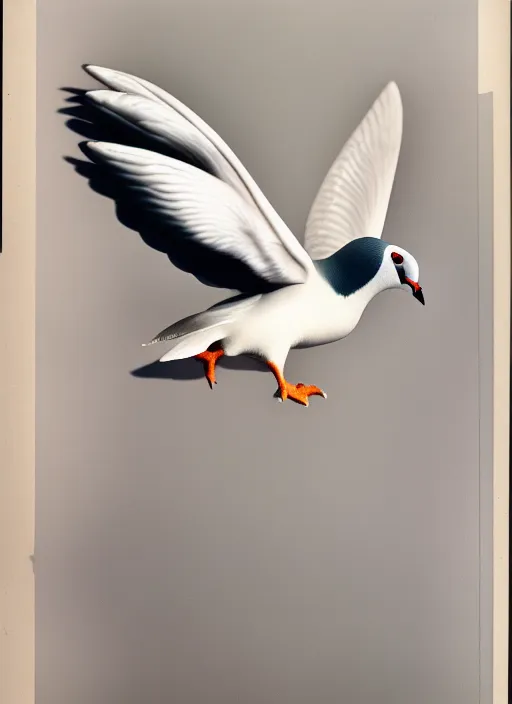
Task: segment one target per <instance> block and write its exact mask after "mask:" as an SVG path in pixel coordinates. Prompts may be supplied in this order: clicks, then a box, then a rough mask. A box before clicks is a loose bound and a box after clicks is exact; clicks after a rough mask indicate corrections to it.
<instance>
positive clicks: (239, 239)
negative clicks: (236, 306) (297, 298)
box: [87, 142, 306, 286]
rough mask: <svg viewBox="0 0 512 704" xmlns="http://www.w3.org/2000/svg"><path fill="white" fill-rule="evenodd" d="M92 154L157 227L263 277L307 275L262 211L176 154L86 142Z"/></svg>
mask: <svg viewBox="0 0 512 704" xmlns="http://www.w3.org/2000/svg"><path fill="white" fill-rule="evenodd" d="M87 147H88V151H89V152H90V154H91V158H92V159H93V160H94V161H96V162H100V163H104V164H106V165H107V166H108V167H109V169H110V170H111V171H112V172H113V173H115V174H116V175H117V176H118V177H120V179H121V180H122V182H123V185H124V187H125V188H126V189H129V190H130V192H131V194H132V195H133V199H134V200H135V201H137V203H138V204H139V205H140V206H141V208H143V210H144V213H145V214H146V215H147V217H148V218H149V219H150V221H151V222H152V223H155V225H156V226H157V227H160V228H162V227H164V228H165V227H168V228H169V231H171V229H173V228H175V227H176V225H178V226H179V231H180V232H181V233H182V236H183V237H184V238H190V239H191V240H193V241H194V242H196V243H198V244H200V245H203V246H205V247H207V248H208V249H209V250H212V251H214V252H218V253H222V254H227V255H229V256H231V257H233V258H235V259H237V260H239V261H241V262H243V263H244V264H245V265H246V266H248V267H249V269H250V270H251V271H252V272H254V273H255V274H256V275H257V276H259V277H260V278H261V279H263V280H264V281H267V282H268V283H270V284H274V285H277V286H286V285H291V284H297V283H302V282H304V280H305V277H306V274H305V271H304V269H303V268H302V267H301V265H300V263H299V262H297V261H296V260H295V259H294V258H293V257H291V256H290V254H289V252H288V251H287V249H286V247H285V246H284V245H283V242H282V240H281V239H280V238H279V237H278V235H277V234H276V232H275V231H274V230H272V228H271V227H270V226H269V224H268V222H267V221H266V220H265V219H264V218H263V217H262V215H261V212H260V211H259V210H258V208H257V207H256V206H255V205H253V204H252V203H250V202H248V201H247V200H244V199H243V198H242V197H241V196H240V195H239V193H237V192H236V191H235V190H234V189H233V188H232V187H231V186H229V185H228V184H227V183H225V182H224V181H221V180H220V179H218V178H215V177H214V176H212V175H211V174H208V173H206V172H205V171H201V170H200V169H198V168H196V167H195V166H191V165H190V164H187V163H185V162H182V161H179V160H177V159H172V158H170V157H167V156H163V155H161V154H157V153H156V152H152V151H149V150H146V149H139V148H135V147H128V146H125V145H120V144H112V143H110V142H89V143H88V144H87Z"/></svg>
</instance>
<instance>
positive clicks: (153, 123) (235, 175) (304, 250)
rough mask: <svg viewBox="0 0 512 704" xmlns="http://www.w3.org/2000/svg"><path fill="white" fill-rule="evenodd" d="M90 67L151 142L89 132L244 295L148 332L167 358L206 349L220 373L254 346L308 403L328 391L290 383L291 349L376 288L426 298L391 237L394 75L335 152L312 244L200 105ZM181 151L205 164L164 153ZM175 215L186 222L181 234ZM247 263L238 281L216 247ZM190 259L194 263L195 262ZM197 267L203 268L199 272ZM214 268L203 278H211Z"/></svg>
mask: <svg viewBox="0 0 512 704" xmlns="http://www.w3.org/2000/svg"><path fill="white" fill-rule="evenodd" d="M84 68H85V70H86V71H87V72H88V73H89V74H90V75H91V76H93V77H94V78H96V79H97V80H98V81H100V82H101V83H102V84H103V85H105V86H107V90H104V89H102V90H92V91H89V92H88V93H87V94H86V96H87V98H88V100H89V101H90V102H91V103H92V104H93V105H95V106H96V107H97V108H99V109H100V110H102V111H104V112H106V113H108V114H109V115H110V116H112V117H115V118H117V119H118V120H120V121H122V122H123V123H124V125H125V126H127V125H128V126H130V127H132V128H134V129H135V130H136V131H137V133H138V134H139V136H144V137H145V138H147V139H148V140H149V143H150V145H151V146H152V147H153V148H149V149H141V148H135V147H130V146H125V145H121V144H113V143H110V142H88V143H87V147H88V150H89V152H90V154H91V158H92V159H93V161H96V162H99V163H103V164H105V165H106V166H107V167H108V169H111V170H112V172H113V173H115V174H117V175H118V176H119V177H120V178H121V182H122V184H123V185H124V187H126V188H127V189H129V191H128V192H130V193H132V194H133V199H134V203H136V204H137V205H138V206H140V208H141V209H142V212H143V213H144V214H145V215H147V216H148V217H151V218H152V221H154V222H155V223H156V224H157V225H158V227H159V228H160V229H161V230H162V229H163V231H164V232H166V231H167V229H168V232H169V237H181V238H183V242H186V241H188V242H192V243H195V244H198V245H200V246H201V247H203V248H206V250H207V251H208V252H210V253H211V257H212V266H211V277H210V276H208V277H207V278H208V279H209V280H208V281H206V283H209V284H213V285H216V286H220V287H222V288H227V289H229V288H236V289H237V290H239V291H240V292H241V294H242V295H238V296H235V297H234V298H230V299H227V300H225V301H223V302H222V303H220V304H217V305H214V306H213V307H212V308H209V309H208V310H205V311H203V312H200V313H197V314H195V315H191V316H190V317H187V318H185V319H183V320H180V321H179V322H177V323H174V324H173V325H171V326H170V327H168V328H166V329H165V330H163V331H162V332H160V333H159V334H158V335H157V336H156V337H155V338H153V340H151V342H149V343H147V344H154V343H158V342H159V343H163V342H166V343H168V344H170V348H169V349H168V351H166V353H165V354H164V355H163V356H162V357H161V359H160V361H162V362H167V361H171V360H177V359H184V358H188V357H195V358H197V359H199V360H202V361H203V363H204V364H205V374H206V378H207V379H208V381H209V383H210V386H213V384H214V383H216V379H215V365H216V363H217V361H218V359H219V358H220V357H221V356H223V355H227V356H236V355H242V354H246V355H251V356H256V357H258V358H260V359H262V360H264V362H265V363H266V364H267V365H268V367H269V368H270V370H271V371H272V372H273V374H274V376H275V378H276V381H277V384H278V389H277V391H276V396H277V398H278V399H279V400H281V401H284V400H285V399H287V398H288V399H291V400H293V401H296V402H297V403H300V404H302V405H304V406H307V405H308V404H309V397H310V396H312V395H320V396H323V397H324V398H325V397H326V395H325V393H324V392H323V391H322V390H321V389H320V388H318V387H317V386H312V385H311V386H306V385H304V384H292V383H289V382H288V381H287V380H286V379H285V376H284V365H285V362H286V358H287V356H288V353H289V351H290V349H292V348H303V347H312V346H315V345H322V344H326V343H330V342H333V341H336V340H339V339H341V338H343V337H345V336H346V335H348V334H349V333H350V332H351V331H352V330H353V329H354V328H355V327H356V325H357V323H358V321H359V320H360V318H361V315H362V314H363V311H364V310H365V308H366V306H367V305H368V304H369V302H370V301H371V300H372V299H373V298H374V296H376V295H377V294H378V293H380V292H382V291H385V290H387V289H403V290H407V291H409V292H412V294H413V296H414V297H415V298H416V299H417V300H419V301H420V302H421V303H423V304H424V298H423V293H422V289H421V287H420V285H419V283H418V280H419V267H418V263H417V262H416V260H415V259H414V257H413V256H412V255H411V254H409V252H407V251H406V250H405V249H403V248H401V247H398V246H395V245H391V244H389V243H387V242H384V241H383V240H382V239H381V235H382V231H383V228H384V222H385V219H386V214H387V210H388V204H389V199H390V195H391V191H392V186H393V181H394V177H395V172H396V168H397V163H398V157H399V152H400V145H401V139H402V102H401V98H400V92H399V90H398V87H397V85H396V84H395V83H394V82H390V83H389V84H388V85H387V86H386V87H385V88H384V90H383V91H382V93H381V94H380V96H379V97H378V98H377V100H376V101H375V102H374V103H373V105H372V106H371V108H370V109H369V111H368V112H367V114H366V116H365V117H364V119H363V120H362V122H361V123H360V124H359V126H358V127H357V129H355V131H354V132H353V133H352V135H351V136H350V138H349V139H348V141H347V142H346V144H345V146H344V147H343V149H342V151H341V152H340V154H339V155H338V157H337V158H336V159H335V161H334V163H333V165H332V166H331V168H330V170H329V172H328V173H327V176H326V177H325V180H324V181H323V183H322V185H321V187H320V190H319V192H318V194H317V196H316V199H315V200H314V202H313V205H312V208H311V211H310V213H309V216H308V219H307V223H306V232H305V244H304V247H302V246H301V244H300V243H299V241H298V240H297V239H296V238H295V236H294V235H293V234H292V232H291V231H290V230H289V229H288V227H287V226H286V225H285V223H284V222H283V220H282V219H281V218H280V217H279V215H278V214H277V212H276V211H275V210H274V208H273V207H272V206H271V204H270V203H269V201H268V200H267V199H266V198H265V196H264V195H263V193H262V191H261V190H260V189H259V188H258V186H257V185H256V183H255V182H254V180H253V179H252V177H251V176H250V174H249V173H248V171H247V170H246V169H245V167H244V166H243V165H242V163H241V162H240V160H239V159H238V158H237V157H236V156H235V154H234V153H233V152H232V151H231V149H230V148H229V147H228V146H227V145H226V143H225V142H224V141H223V140H222V139H221V138H220V137H219V136H218V134H216V132H215V131H214V130H213V129H212V128H211V127H209V126H208V125H207V124H206V123H205V122H204V121H203V120H202V119H201V118H200V117H198V116H197V115H196V114H195V113H194V112H193V111H192V110H190V109H189V108H187V107H186V106H185V105H183V104H182V103H180V102H179V101H178V100H177V99H176V98H175V97H173V96H172V95H170V94H168V93H167V92H166V91H164V90H162V89H161V88H159V87H158V86H156V85H153V84H151V83H149V82H148V81H146V80H143V79H140V78H137V77H135V76H132V75H129V74H127V73H123V72H120V71H115V70H112V69H107V68H102V67H98V66H92V65H86V66H85V67H84ZM163 146H168V147H172V148H176V149H179V150H181V152H182V153H183V154H185V155H188V156H190V157H192V158H194V159H195V160H196V161H197V162H198V163H199V164H200V166H201V168H199V167H198V166H194V165H191V164H189V163H186V162H185V161H182V160H180V159H175V158H171V157H169V156H166V155H163V154H162V153H160V152H159V151H157V148H158V147H160V148H162V147H163ZM176 225H178V226H180V228H181V234H178V235H177V234H176ZM219 254H222V255H225V256H227V257H229V258H231V259H232V260H236V261H237V262H238V263H241V264H243V266H244V267H246V269H247V270H248V271H250V272H251V273H252V274H253V275H254V276H255V278H256V280H259V281H261V284H262V285H261V290H259V291H258V290H256V291H255V290H254V286H253V284H251V285H250V286H249V284H248V285H247V287H246V286H244V283H243V282H241V283H237V285H236V286H232V285H231V281H230V279H229V276H228V275H227V274H226V275H225V276H224V275H223V273H222V271H220V272H219V271H216V270H215V271H214V269H215V266H214V257H215V256H216V255H219ZM188 271H190V272H191V273H194V262H193V261H192V262H191V263H190V264H189V268H188ZM198 278H199V277H198ZM202 280H204V277H203V279H202Z"/></svg>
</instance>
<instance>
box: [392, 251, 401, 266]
mask: <svg viewBox="0 0 512 704" xmlns="http://www.w3.org/2000/svg"><path fill="white" fill-rule="evenodd" d="M391 259H392V260H393V262H394V263H395V264H403V263H404V258H403V257H402V255H401V254H398V252H393V253H392V255H391Z"/></svg>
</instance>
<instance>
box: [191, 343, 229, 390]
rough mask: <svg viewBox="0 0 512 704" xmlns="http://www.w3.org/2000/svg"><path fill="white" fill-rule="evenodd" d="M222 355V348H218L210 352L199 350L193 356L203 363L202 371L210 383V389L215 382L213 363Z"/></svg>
mask: <svg viewBox="0 0 512 704" xmlns="http://www.w3.org/2000/svg"><path fill="white" fill-rule="evenodd" d="M223 355H224V350H222V349H218V350H214V351H213V352H211V351H210V350H206V352H201V353H200V354H196V356H195V358H196V359H199V360H201V361H202V362H203V363H204V373H205V376H206V378H207V379H208V383H209V384H210V389H213V385H214V384H216V383H217V381H216V379H215V365H216V364H217V361H218V360H219V359H220V358H221V357H222V356H223Z"/></svg>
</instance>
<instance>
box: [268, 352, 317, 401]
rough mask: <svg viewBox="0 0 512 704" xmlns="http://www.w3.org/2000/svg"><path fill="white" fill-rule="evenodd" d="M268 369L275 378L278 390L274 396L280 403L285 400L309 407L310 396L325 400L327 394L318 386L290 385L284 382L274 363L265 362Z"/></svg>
mask: <svg viewBox="0 0 512 704" xmlns="http://www.w3.org/2000/svg"><path fill="white" fill-rule="evenodd" d="M267 366H268V368H269V369H270V370H271V371H272V373H273V375H274V376H275V378H276V381H277V383H278V386H279V388H278V389H277V391H276V394H275V395H276V396H277V398H278V399H279V400H280V401H286V399H287V398H289V399H291V400H292V401H295V402H296V403H301V404H302V405H303V406H309V397H310V396H323V398H327V394H326V393H324V392H323V391H322V389H319V388H318V386H305V385H304V384H290V383H289V382H287V381H286V379H285V378H284V376H283V373H282V371H281V370H280V369H279V367H278V366H277V364H274V362H267Z"/></svg>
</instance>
